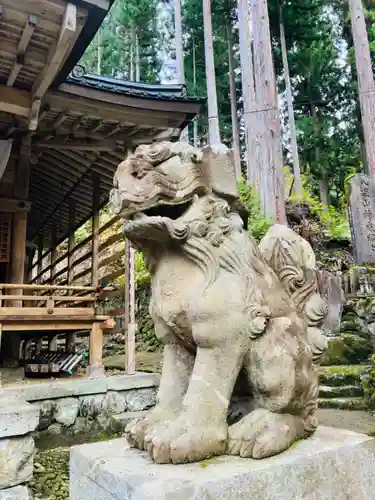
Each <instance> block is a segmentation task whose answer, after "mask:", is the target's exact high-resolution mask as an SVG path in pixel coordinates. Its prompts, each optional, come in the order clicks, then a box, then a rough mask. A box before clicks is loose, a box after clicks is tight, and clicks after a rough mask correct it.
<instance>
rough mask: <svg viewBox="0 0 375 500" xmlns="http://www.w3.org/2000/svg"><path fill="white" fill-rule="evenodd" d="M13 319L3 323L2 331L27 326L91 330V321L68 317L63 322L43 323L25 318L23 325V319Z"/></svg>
mask: <svg viewBox="0 0 375 500" xmlns="http://www.w3.org/2000/svg"><path fill="white" fill-rule="evenodd" d="M15 321H20V320H16V319H15V320H14V321H12V323H5V324H4V326H3V331H5V332H23V331H25V328H26V327H27V330H28V331H34V332H35V331H51V330H86V329H87V330H91V326H92V321H90V322H88V321H82V322H75V321H71V320H69V319H66V320H65V321H64V322H62V321H59V322H56V321H48V322H44V323H40V322H38V321H36V322H31V321H30V320H29V319H28V320H27V324H26V325H25V321H22V322H19V323H16V322H15Z"/></svg>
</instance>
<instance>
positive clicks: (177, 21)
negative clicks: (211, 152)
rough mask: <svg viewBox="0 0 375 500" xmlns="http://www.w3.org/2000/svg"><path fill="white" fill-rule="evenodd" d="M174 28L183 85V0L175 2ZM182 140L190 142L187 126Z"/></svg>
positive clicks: (179, 75)
mask: <svg viewBox="0 0 375 500" xmlns="http://www.w3.org/2000/svg"><path fill="white" fill-rule="evenodd" d="M174 30H175V43H176V66H177V80H178V83H179V84H181V85H185V67H184V44H183V40H182V13H181V0H175V2H174ZM180 140H181V141H184V142H189V129H188V127H185V129H184V130H182V132H181V135H180Z"/></svg>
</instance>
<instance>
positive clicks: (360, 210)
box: [349, 174, 375, 265]
mask: <svg viewBox="0 0 375 500" xmlns="http://www.w3.org/2000/svg"><path fill="white" fill-rule="evenodd" d="M349 192H350V195H349V217H350V229H351V233H352V242H353V248H354V257H355V260H356V263H357V264H359V265H362V264H368V263H370V262H375V188H374V186H373V185H372V184H371V181H370V179H369V177H368V176H367V175H365V174H356V175H355V176H354V177H352V179H351V180H350V181H349Z"/></svg>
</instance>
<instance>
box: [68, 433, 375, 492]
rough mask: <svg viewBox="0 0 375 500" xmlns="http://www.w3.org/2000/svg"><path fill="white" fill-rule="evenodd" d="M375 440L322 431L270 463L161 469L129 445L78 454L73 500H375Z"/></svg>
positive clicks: (224, 461)
mask: <svg viewBox="0 0 375 500" xmlns="http://www.w3.org/2000/svg"><path fill="white" fill-rule="evenodd" d="M374 491H375V440H374V439H373V438H370V437H368V436H365V435H362V434H356V433H352V432H350V431H345V430H341V429H334V428H330V427H321V428H319V429H318V430H317V432H316V433H315V435H314V436H312V437H311V438H309V439H307V440H304V441H300V442H298V443H296V444H295V445H294V446H292V448H291V449H289V450H288V451H286V452H284V453H282V454H281V455H278V456H276V457H272V458H269V459H265V460H253V459H242V458H239V457H229V456H223V457H218V458H214V459H211V460H207V461H205V462H201V463H195V464H188V465H157V464H154V463H153V462H152V461H151V460H150V458H149V457H148V455H147V454H146V453H144V452H140V451H137V450H132V449H130V448H129V446H128V445H127V443H126V440H125V439H117V440H113V441H108V442H106V443H95V444H89V445H84V446H77V447H74V448H72V451H71V458H70V497H69V498H70V500H92V499H93V498H95V500H116V499H118V500H151V499H152V500H193V499H194V500H214V499H220V500H302V499H303V500H328V499H335V500H347V499H348V498H350V500H373V499H374Z"/></svg>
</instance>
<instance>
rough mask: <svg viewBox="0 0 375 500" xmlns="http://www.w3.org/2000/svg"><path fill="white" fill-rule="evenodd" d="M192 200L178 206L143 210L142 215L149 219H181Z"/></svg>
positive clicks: (161, 206) (159, 206)
mask: <svg viewBox="0 0 375 500" xmlns="http://www.w3.org/2000/svg"><path fill="white" fill-rule="evenodd" d="M191 203H192V202H191V200H189V201H186V202H185V203H180V204H178V205H157V206H155V207H152V208H148V209H146V210H142V212H140V214H142V215H146V216H147V217H168V219H172V220H177V219H179V218H180V217H181V216H182V215H183V214H184V213H185V212H186V211H187V210H188V209H189V208H190V206H191Z"/></svg>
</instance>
